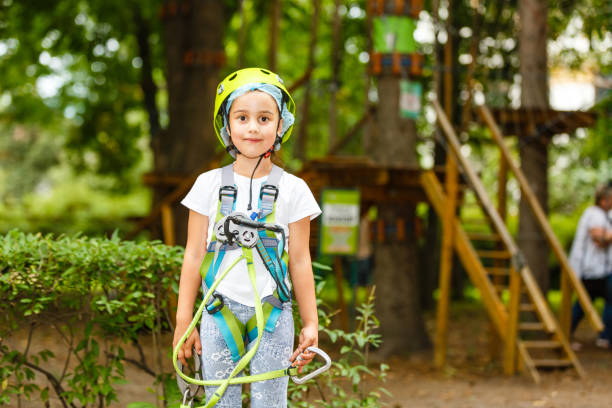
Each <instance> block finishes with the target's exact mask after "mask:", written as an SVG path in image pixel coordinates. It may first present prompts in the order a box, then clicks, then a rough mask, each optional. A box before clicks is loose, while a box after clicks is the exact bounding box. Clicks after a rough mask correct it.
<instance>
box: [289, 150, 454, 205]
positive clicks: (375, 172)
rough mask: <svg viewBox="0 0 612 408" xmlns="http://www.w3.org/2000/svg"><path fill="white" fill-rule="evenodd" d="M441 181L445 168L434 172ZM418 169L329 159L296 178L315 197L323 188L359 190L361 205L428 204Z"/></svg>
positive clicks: (311, 165)
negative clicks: (301, 179)
mask: <svg viewBox="0 0 612 408" xmlns="http://www.w3.org/2000/svg"><path fill="white" fill-rule="evenodd" d="M433 170H434V171H435V173H436V174H437V175H438V176H439V177H440V178H441V179H443V178H444V168H443V167H439V168H435V169H433ZM423 171H424V170H423V169H422V168H420V167H419V166H393V167H389V166H381V165H377V164H375V163H374V162H373V161H372V160H369V159H367V158H364V157H338V156H334V157H329V158H322V159H315V160H311V161H308V162H307V163H305V164H304V167H303V169H302V171H300V172H299V173H298V176H299V177H301V178H303V179H304V180H305V181H306V183H307V184H308V186H309V187H310V189H311V190H312V192H313V194H314V195H315V197H317V198H319V197H320V194H321V191H322V189H323V188H358V189H359V191H360V193H361V201H362V203H367V204H376V203H381V202H386V203H397V204H405V203H406V202H412V203H417V202H427V196H426V194H425V192H424V190H423V188H422V186H421V183H420V176H421V173H422V172H423Z"/></svg>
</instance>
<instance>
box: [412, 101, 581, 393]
mask: <svg viewBox="0 0 612 408" xmlns="http://www.w3.org/2000/svg"><path fill="white" fill-rule="evenodd" d="M434 108H435V109H436V112H437V114H438V120H439V121H440V123H441V125H442V128H443V130H444V132H445V135H446V138H447V141H448V142H449V143H448V145H447V146H449V147H450V149H449V154H453V155H454V157H455V159H456V160H457V161H458V163H459V165H460V167H461V168H462V169H463V173H464V175H465V176H466V179H467V182H468V185H469V186H470V189H471V193H472V196H471V197H470V196H469V194H470V192H468V190H466V191H465V194H466V196H465V197H464V201H465V200H467V201H470V198H473V199H472V202H473V206H471V207H464V208H463V209H462V214H461V216H460V217H459V218H457V217H454V218H453V220H452V223H453V234H454V239H453V247H454V250H455V251H456V253H457V255H458V257H459V259H460V261H461V263H462V264H463V266H464V268H465V270H466V271H467V274H468V276H469V278H470V280H471V281H472V283H473V284H474V286H475V287H476V288H477V289H478V290H479V292H480V294H481V296H482V301H483V303H484V306H485V308H486V310H487V312H488V314H489V316H490V318H491V320H492V322H493V326H494V327H495V329H496V331H497V333H498V335H499V336H500V338H501V339H503V342H504V371H505V372H506V373H508V374H512V373H514V372H515V371H516V368H517V363H518V368H520V369H522V370H524V371H526V372H528V373H529V374H530V376H531V377H532V378H533V380H534V381H535V382H536V383H537V382H539V381H540V374H539V370H544V369H555V368H573V369H575V371H576V372H577V374H578V375H579V376H580V377H583V376H584V370H583V368H582V366H581V364H580V362H579V361H578V359H577V358H576V355H575V354H574V352H573V351H572V349H571V348H570V345H569V342H568V340H567V338H566V336H565V335H564V334H563V331H562V330H561V327H560V325H559V324H558V322H557V320H556V319H555V317H554V315H553V313H552V312H551V310H550V308H549V306H548V303H547V301H546V299H545V297H544V296H543V294H542V292H541V290H540V288H539V286H538V284H537V282H536V280H535V279H534V277H533V274H532V272H531V270H530V269H529V266H528V265H527V264H526V262H525V260H524V259H523V257H522V255H521V252H520V251H519V249H518V246H517V245H516V243H515V241H514V239H513V238H512V236H511V235H510V233H509V231H508V229H507V227H506V224H505V223H504V222H503V220H502V218H501V217H500V216H499V214H498V212H497V210H496V209H495V208H494V207H493V205H492V203H491V200H490V198H489V196H488V194H487V193H486V191H485V189H484V187H483V185H482V182H481V180H480V178H479V177H478V175H477V174H476V172H475V171H474V170H473V169H472V167H471V164H470V163H469V162H468V161H467V160H466V159H465V158H464V157H463V155H462V154H461V153H460V144H459V141H458V139H457V137H456V135H455V133H454V130H453V129H452V127H451V126H450V123H449V122H448V120H447V119H446V116H444V112H442V109H441V108H440V106H439V104H438V103H437V101H434ZM421 183H422V185H423V188H424V190H425V192H426V194H427V196H428V198H429V200H430V203H431V204H432V206H433V208H434V209H435V211H436V212H437V213H438V215H439V216H440V217H443V216H444V213H445V205H446V203H447V202H448V201H447V200H448V197H447V196H446V194H445V192H444V190H443V188H442V184H441V183H440V181H439V180H438V178H437V176H436V175H435V173H433V172H431V171H427V172H424V173H423V174H422V176H421Z"/></svg>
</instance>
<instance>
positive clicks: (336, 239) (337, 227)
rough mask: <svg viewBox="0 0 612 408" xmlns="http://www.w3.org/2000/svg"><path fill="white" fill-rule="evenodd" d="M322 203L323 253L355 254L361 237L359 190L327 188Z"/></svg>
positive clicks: (321, 241) (323, 193)
mask: <svg viewBox="0 0 612 408" xmlns="http://www.w3.org/2000/svg"><path fill="white" fill-rule="evenodd" d="M321 204H322V205H321V206H322V209H323V216H322V217H321V234H320V238H321V240H320V243H321V245H320V246H321V253H322V254H328V255H332V254H334V255H353V254H355V253H356V252H357V240H358V238H359V191H358V190H348V189H343V190H332V189H325V190H323V192H322V194H321Z"/></svg>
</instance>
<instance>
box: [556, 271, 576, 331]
mask: <svg viewBox="0 0 612 408" xmlns="http://www.w3.org/2000/svg"><path fill="white" fill-rule="evenodd" d="M570 273H573V272H569V273H568V272H566V271H562V272H561V304H560V305H559V325H560V326H561V331H562V332H563V334H564V335H565V338H567V339H569V338H570V334H571V333H570V332H571V330H572V295H573V293H574V291H573V290H572V282H571V281H570V279H569V274H570Z"/></svg>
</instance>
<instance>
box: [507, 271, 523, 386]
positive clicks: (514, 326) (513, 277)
mask: <svg viewBox="0 0 612 408" xmlns="http://www.w3.org/2000/svg"><path fill="white" fill-rule="evenodd" d="M520 303H521V277H520V275H519V273H518V272H517V271H516V269H514V267H510V300H509V303H508V331H507V332H506V337H505V338H504V373H505V374H507V375H512V374H514V373H515V372H516V339H517V334H518V317H519V306H520Z"/></svg>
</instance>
